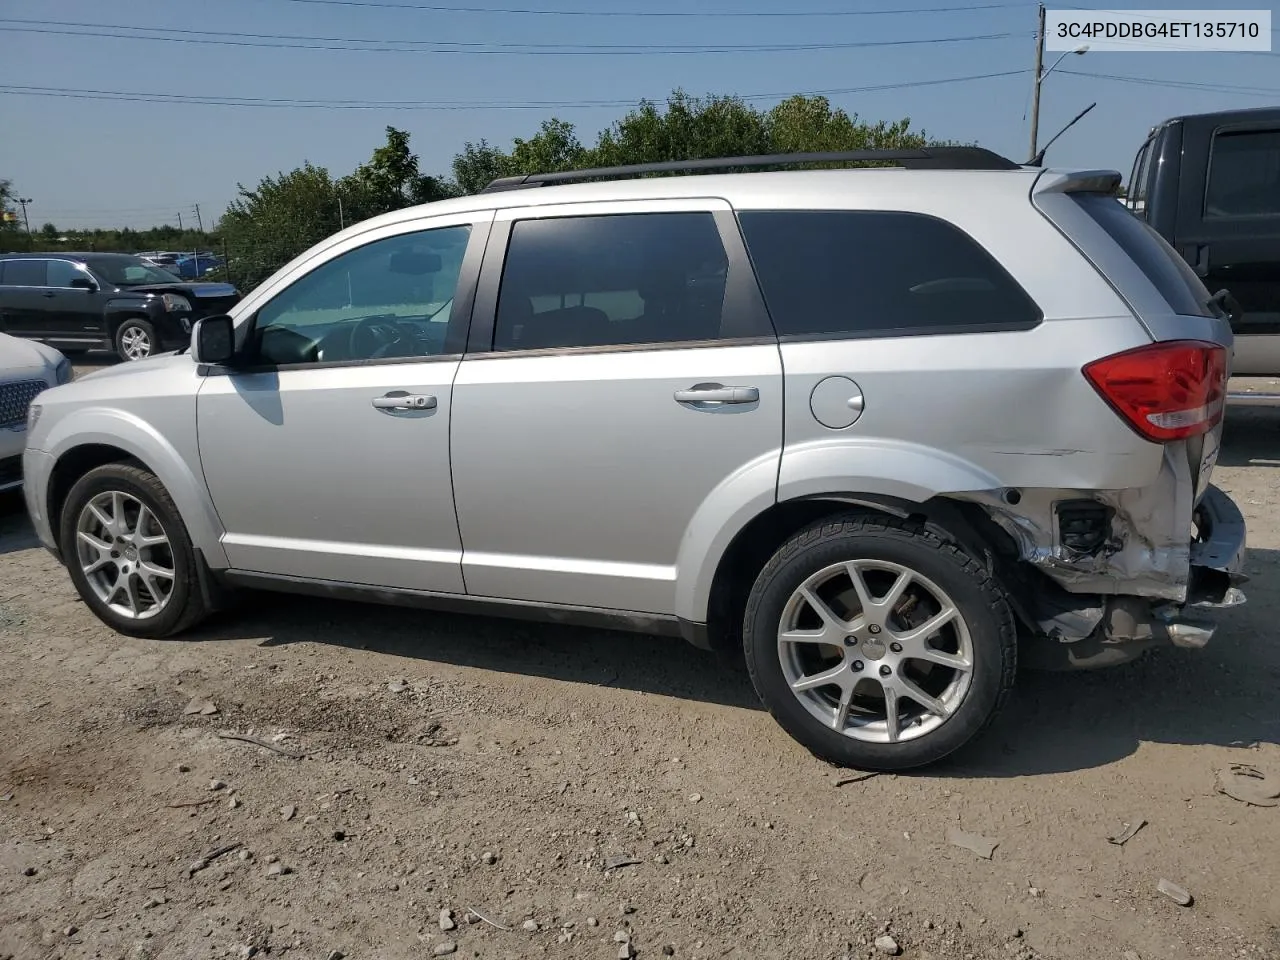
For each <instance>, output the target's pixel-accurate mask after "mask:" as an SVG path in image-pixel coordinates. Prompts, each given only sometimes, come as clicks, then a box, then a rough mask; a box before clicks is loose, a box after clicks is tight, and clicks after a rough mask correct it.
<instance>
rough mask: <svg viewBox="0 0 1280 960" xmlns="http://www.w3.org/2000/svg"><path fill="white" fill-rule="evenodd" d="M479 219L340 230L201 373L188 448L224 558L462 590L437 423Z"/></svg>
mask: <svg viewBox="0 0 1280 960" xmlns="http://www.w3.org/2000/svg"><path fill="white" fill-rule="evenodd" d="M488 216H489V215H488V214H480V215H477V214H471V215H468V216H467V217H465V218H462V217H453V218H433V219H432V220H430V221H428V224H429V226H424V225H423V224H422V223H418V224H416V225H415V224H398V225H395V226H394V227H384V228H382V229H380V230H378V231H375V232H374V234H373V235H372V236H369V237H367V238H366V237H361V238H355V239H352V240H348V241H347V242H346V243H345V244H343V245H342V246H341V247H339V248H338V249H339V251H340V252H338V253H337V254H336V255H334V256H329V257H327V258H326V259H325V260H324V262H322V263H320V264H319V265H318V266H316V267H315V268H314V269H309V270H307V271H306V272H304V273H303V274H302V275H301V276H300V277H299V278H298V279H296V280H295V281H293V282H291V283H289V284H288V285H287V286H286V287H284V289H282V290H281V291H280V292H279V293H277V294H276V295H274V296H273V297H271V298H270V299H269V300H268V301H267V302H266V303H265V304H264V305H263V306H261V307H260V308H259V309H258V310H257V311H256V312H255V315H254V317H253V318H252V319H251V321H250V322H251V323H252V324H253V329H252V330H251V332H250V335H249V337H248V338H247V341H246V345H245V347H244V350H245V351H246V357H245V359H244V360H243V361H237V363H236V365H235V366H236V368H237V369H233V370H232V371H231V372H229V373H222V374H215V375H210V376H208V377H207V378H206V381H205V383H204V385H203V386H202V388H201V390H200V394H199V400H198V407H197V411H198V412H197V415H198V427H199V444H200V458H201V462H202V465H203V468H204V475H205V479H206V482H207V483H208V486H209V491H210V494H211V496H212V498H213V503H214V507H215V509H216V510H217V512H218V516H219V517H220V519H221V520H222V523H223V525H224V527H225V528H226V534H225V536H224V544H225V548H226V553H227V558H228V560H229V561H230V564H231V566H232V567H233V568H235V569H237V570H243V571H249V572H256V573H265V574H274V575H279V576H287V577H300V578H305V579H308V580H325V581H334V582H337V583H352V584H361V585H376V586H383V587H389V588H399V589H410V590H425V591H436V592H446V593H461V592H463V583H462V571H461V549H462V547H461V542H460V540H459V537H458V525H457V518H456V516H455V514H454V508H453V484H452V480H451V477H450V473H449V426H450V424H449V421H450V416H451V410H452V385H453V379H454V374H455V373H456V371H457V368H458V358H459V354H460V353H461V347H462V344H463V342H464V338H465V331H466V324H467V321H468V319H469V317H470V313H471V302H472V297H473V293H474V287H475V279H476V276H477V274H478V270H479V264H480V257H481V254H482V252H483V249H484V242H485V236H486V234H487V232H488V222H487V218H488Z"/></svg>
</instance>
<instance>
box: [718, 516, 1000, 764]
mask: <svg viewBox="0 0 1280 960" xmlns="http://www.w3.org/2000/svg"><path fill="white" fill-rule="evenodd" d="M743 646H744V648H745V652H746V661H747V669H748V671H749V672H750V674H751V680H752V683H753V684H754V686H755V688H756V692H757V693H758V694H759V696H760V699H761V700H762V701H763V702H764V704H765V706H766V707H767V708H768V709H769V712H770V713H771V714H772V715H773V717H774V719H776V720H777V721H778V723H779V724H780V725H781V726H782V728H783V729H784V730H786V731H787V733H789V734H790V735H791V736H792V737H793V738H795V739H796V740H797V741H799V742H800V743H801V744H802V745H803V746H805V747H807V748H808V749H809V750H810V751H811V752H812V753H813V754H815V755H816V756H818V757H819V758H821V759H823V760H827V761H829V762H832V763H836V764H840V765H841V766H848V767H856V768H861V769H866V770H902V769H907V768H910V767H918V766H923V765H925V764H929V763H933V762H935V761H937V760H940V759H941V758H943V757H945V756H947V755H948V754H949V753H951V752H952V751H954V750H956V749H958V748H959V747H960V746H962V745H963V744H965V743H967V742H968V741H969V740H971V739H972V738H973V737H974V736H976V735H977V734H978V733H979V732H980V731H981V730H983V728H985V727H986V726H987V725H988V724H989V723H990V722H991V721H992V720H993V719H994V718H995V716H996V714H997V712H998V711H999V709H1000V707H1001V706H1002V705H1003V703H1004V701H1005V700H1006V699H1007V697H1008V694H1009V691H1010V689H1011V688H1012V686H1013V679H1014V675H1015V672H1016V666H1017V662H1016V658H1017V642H1016V632H1015V628H1014V620H1013V614H1012V611H1011V610H1010V607H1009V604H1008V601H1007V600H1006V599H1005V597H1004V595H1003V593H1002V592H1001V590H1000V589H999V587H998V586H997V584H996V583H995V581H994V580H992V578H991V577H990V575H989V574H988V572H987V570H986V569H985V568H984V567H983V566H982V565H981V564H980V563H979V562H978V561H976V560H975V559H974V558H973V557H971V556H970V555H969V554H967V553H965V552H964V551H963V550H961V549H960V548H959V547H957V546H955V545H954V544H952V543H949V542H947V541H944V540H942V539H940V538H939V537H937V536H935V535H934V534H932V533H930V532H929V531H927V530H926V529H925V528H924V527H923V526H922V525H920V524H917V523H913V522H909V521H905V520H898V519H896V518H890V517H879V516H866V515H854V514H850V515H845V516H841V517H837V518H834V519H829V520H825V521H822V522H821V523H818V524H814V525H813V526H810V527H808V528H806V529H805V530H802V531H801V532H800V533H798V534H796V535H795V536H794V537H792V538H791V539H790V540H788V541H787V542H786V543H785V544H783V546H782V547H781V548H780V549H779V550H778V551H777V553H775V554H774V555H773V558H772V559H771V560H770V561H769V562H768V563H767V564H766V565H765V567H764V569H763V570H762V571H761V572H760V575H759V576H758V577H757V578H756V582H755V585H754V586H753V587H752V590H751V595H750V597H749V598H748V601H747V608H746V614H745V617H744V621H743Z"/></svg>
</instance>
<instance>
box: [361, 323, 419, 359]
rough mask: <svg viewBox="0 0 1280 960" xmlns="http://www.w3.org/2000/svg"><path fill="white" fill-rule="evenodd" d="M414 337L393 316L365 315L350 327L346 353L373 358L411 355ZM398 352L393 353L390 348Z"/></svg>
mask: <svg viewBox="0 0 1280 960" xmlns="http://www.w3.org/2000/svg"><path fill="white" fill-rule="evenodd" d="M415 339H416V338H414V337H413V336H412V334H410V332H409V331H408V330H407V329H406V328H405V327H404V325H403V324H401V323H400V322H399V321H398V320H396V319H395V318H394V317H391V316H387V315H385V314H381V315H379V316H376V317H365V318H364V319H363V320H361V321H359V322H358V323H357V324H356V325H355V326H354V327H352V328H351V339H350V340H349V341H348V342H347V353H348V355H349V356H351V357H361V358H367V359H374V358H376V357H386V356H412V355H413V352H414V348H413V342H414V340H415ZM395 349H399V351H401V352H400V353H396V354H393V353H392V350H395Z"/></svg>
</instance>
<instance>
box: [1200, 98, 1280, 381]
mask: <svg viewBox="0 0 1280 960" xmlns="http://www.w3.org/2000/svg"><path fill="white" fill-rule="evenodd" d="M1188 130H1189V131H1191V132H1192V133H1193V134H1194V135H1191V136H1189V137H1188V140H1189V142H1190V144H1191V147H1190V148H1189V149H1188V150H1187V151H1186V153H1185V159H1184V163H1185V169H1184V171H1183V176H1182V187H1181V192H1182V196H1181V197H1180V202H1179V205H1178V206H1179V209H1178V227H1177V243H1176V246H1177V248H1178V250H1179V252H1180V253H1182V255H1183V256H1184V257H1185V258H1186V259H1187V261H1188V262H1189V263H1190V264H1191V265H1192V267H1194V268H1195V271H1196V273H1197V274H1199V276H1200V277H1201V279H1203V280H1204V283H1205V285H1206V286H1207V287H1208V288H1209V290H1210V292H1215V293H1216V292H1217V291H1218V290H1221V289H1223V288H1226V289H1227V290H1229V291H1231V294H1232V295H1233V296H1234V297H1235V299H1236V300H1237V301H1238V302H1239V304H1240V307H1241V310H1242V311H1243V315H1242V316H1240V317H1238V318H1236V319H1235V320H1234V321H1233V322H1232V330H1233V331H1234V333H1235V336H1236V342H1235V356H1234V361H1233V369H1234V372H1235V373H1237V374H1242V375H1253V376H1274V375H1276V374H1278V373H1280V121H1277V120H1275V119H1271V120H1261V121H1259V120H1249V121H1242V122H1230V123H1217V122H1215V121H1213V120H1212V118H1204V119H1201V120H1198V121H1197V122H1196V123H1194V124H1191V125H1190V126H1189V127H1188Z"/></svg>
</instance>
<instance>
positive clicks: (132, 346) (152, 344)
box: [115, 317, 159, 361]
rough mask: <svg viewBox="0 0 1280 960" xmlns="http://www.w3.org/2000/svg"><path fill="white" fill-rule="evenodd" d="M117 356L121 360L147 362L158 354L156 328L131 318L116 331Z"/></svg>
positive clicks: (138, 319) (137, 318)
mask: <svg viewBox="0 0 1280 960" xmlns="http://www.w3.org/2000/svg"><path fill="white" fill-rule="evenodd" d="M115 344H116V355H117V356H118V357H119V358H120V359H121V360H126V361H128V360H145V359H147V357H150V356H153V355H154V354H156V353H158V352H159V351H158V345H157V343H156V328H155V327H153V326H152V325H151V323H150V322H149V321H146V320H143V319H141V318H139V317H130V318H129V319H128V320H125V321H124V322H123V323H121V324H120V327H119V329H117V330H116V338H115Z"/></svg>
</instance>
